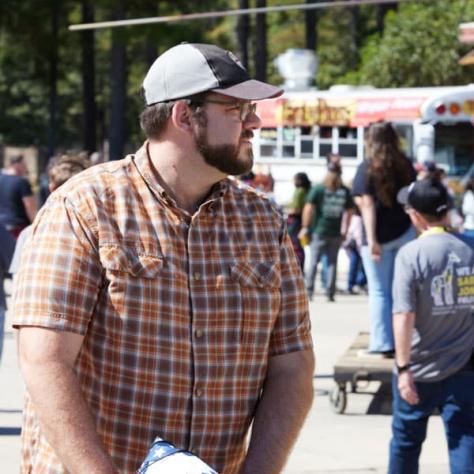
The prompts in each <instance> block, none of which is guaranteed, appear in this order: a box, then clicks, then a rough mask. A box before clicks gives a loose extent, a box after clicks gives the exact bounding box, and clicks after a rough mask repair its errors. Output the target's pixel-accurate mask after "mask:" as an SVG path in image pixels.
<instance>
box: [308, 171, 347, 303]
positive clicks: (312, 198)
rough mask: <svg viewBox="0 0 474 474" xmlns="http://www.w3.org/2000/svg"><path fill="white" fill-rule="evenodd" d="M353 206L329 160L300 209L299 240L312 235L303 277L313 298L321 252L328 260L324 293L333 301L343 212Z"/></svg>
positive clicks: (341, 239) (341, 237) (339, 174)
mask: <svg viewBox="0 0 474 474" xmlns="http://www.w3.org/2000/svg"><path fill="white" fill-rule="evenodd" d="M353 208H354V203H353V201H352V197H351V193H350V191H349V189H348V188H347V187H346V186H344V185H343V184H342V179H341V166H340V164H338V163H335V162H329V163H328V172H327V174H326V177H325V178H324V181H323V182H322V183H321V184H318V185H316V186H314V187H313V188H312V189H311V191H310V192H309V194H308V196H307V198H306V204H305V206H304V208H303V216H302V228H301V230H300V233H299V237H300V238H301V239H304V238H307V237H308V235H311V241H310V249H311V263H310V268H309V272H308V275H307V278H306V289H307V292H308V297H309V298H310V299H312V297H313V293H314V283H315V279H316V273H317V267H318V263H319V260H320V259H321V257H322V256H323V255H326V256H327V261H328V282H327V286H326V296H327V299H328V301H335V300H334V294H335V292H336V275H337V255H338V252H339V247H340V246H341V242H342V241H343V240H344V236H343V235H341V221H342V215H343V214H344V212H345V211H348V212H349V217H348V219H347V226H348V225H349V222H350V215H351V214H352V210H353Z"/></svg>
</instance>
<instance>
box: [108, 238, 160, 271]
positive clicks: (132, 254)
mask: <svg viewBox="0 0 474 474" xmlns="http://www.w3.org/2000/svg"><path fill="white" fill-rule="evenodd" d="M99 253H100V259H101V262H102V265H103V266H104V268H105V269H106V270H112V271H115V272H125V273H129V274H131V275H133V276H136V277H142V278H154V277H155V276H156V275H157V273H158V272H159V271H160V269H161V268H162V267H163V258H159V257H155V256H152V255H140V254H138V253H137V252H136V251H135V250H131V249H123V248H121V247H118V246H108V245H104V246H102V247H100V250H99Z"/></svg>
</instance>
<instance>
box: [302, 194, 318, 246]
mask: <svg viewBox="0 0 474 474" xmlns="http://www.w3.org/2000/svg"><path fill="white" fill-rule="evenodd" d="M315 211H316V206H315V205H314V204H313V203H310V202H307V203H306V204H305V205H304V207H303V213H302V215H301V230H300V232H299V234H298V237H299V238H300V239H302V238H305V237H306V236H307V235H308V234H309V228H310V226H311V222H313V216H314V213H315Z"/></svg>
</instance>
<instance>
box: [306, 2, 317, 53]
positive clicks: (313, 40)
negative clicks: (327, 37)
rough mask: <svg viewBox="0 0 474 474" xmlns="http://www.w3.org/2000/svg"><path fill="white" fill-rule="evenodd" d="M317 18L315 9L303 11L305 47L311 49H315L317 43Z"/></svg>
mask: <svg viewBox="0 0 474 474" xmlns="http://www.w3.org/2000/svg"><path fill="white" fill-rule="evenodd" d="M305 3H315V0H306V2H305ZM317 18H318V13H317V12H316V10H305V11H304V26H305V48H306V49H310V50H311V51H316V47H317V45H318V44H317V43H318V32H317V30H316V27H317Z"/></svg>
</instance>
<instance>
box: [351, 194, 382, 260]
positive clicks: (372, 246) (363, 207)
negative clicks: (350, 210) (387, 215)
mask: <svg viewBox="0 0 474 474" xmlns="http://www.w3.org/2000/svg"><path fill="white" fill-rule="evenodd" d="M356 203H357V205H358V206H359V209H360V213H361V215H362V221H363V222H364V228H365V233H366V235H367V243H368V246H369V250H370V254H371V255H372V259H373V260H380V255H381V253H382V251H381V249H380V245H379V243H378V242H377V237H376V234H375V226H376V217H375V203H374V199H373V197H372V196H370V195H369V194H364V195H362V196H359V197H358V199H357V200H356Z"/></svg>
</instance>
